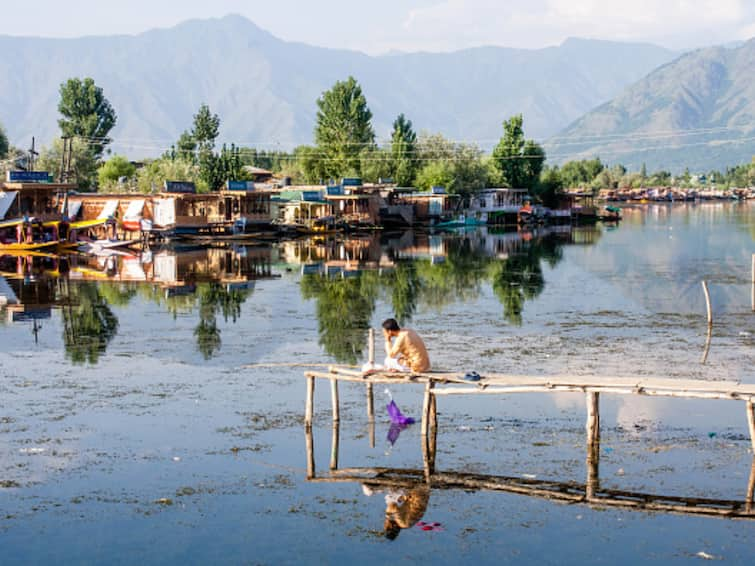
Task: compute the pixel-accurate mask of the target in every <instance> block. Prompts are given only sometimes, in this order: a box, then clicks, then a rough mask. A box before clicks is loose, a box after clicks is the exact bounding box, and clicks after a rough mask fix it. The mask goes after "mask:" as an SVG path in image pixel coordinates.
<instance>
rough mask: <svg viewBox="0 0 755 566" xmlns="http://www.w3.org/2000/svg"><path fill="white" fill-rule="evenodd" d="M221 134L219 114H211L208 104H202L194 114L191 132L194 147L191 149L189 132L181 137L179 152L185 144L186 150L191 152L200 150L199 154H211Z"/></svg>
mask: <svg viewBox="0 0 755 566" xmlns="http://www.w3.org/2000/svg"><path fill="white" fill-rule="evenodd" d="M219 132H220V118H219V117H218V115H217V114H213V113H212V112H210V107H209V106H207V104H202V105H201V106H200V107H199V110H198V111H197V113H196V114H194V127H193V128H192V130H191V140H192V141H193V142H194V144H195V145H194V147H191V142H190V141H189V138H188V136H186V134H187V132H184V133H183V134H182V135H181V139H179V140H178V142H179V151H180V150H181V147H180V144H181V143H182V140H183V143H184V147H185V148H187V149H188V148H190V147H191V151H193V150H194V148H198V149H199V153H200V154H201V153H202V152H210V151H212V150H213V149H214V148H215V140H216V139H217V137H218V134H219Z"/></svg>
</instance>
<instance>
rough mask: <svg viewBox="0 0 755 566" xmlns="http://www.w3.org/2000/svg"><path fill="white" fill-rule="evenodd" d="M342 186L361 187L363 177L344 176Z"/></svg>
mask: <svg viewBox="0 0 755 566" xmlns="http://www.w3.org/2000/svg"><path fill="white" fill-rule="evenodd" d="M341 186H343V187H361V186H362V179H360V178H359V177H344V178H343V179H341Z"/></svg>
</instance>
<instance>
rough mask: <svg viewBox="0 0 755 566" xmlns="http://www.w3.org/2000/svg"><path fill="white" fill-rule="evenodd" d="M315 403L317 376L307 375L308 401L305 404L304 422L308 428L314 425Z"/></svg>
mask: <svg viewBox="0 0 755 566" xmlns="http://www.w3.org/2000/svg"><path fill="white" fill-rule="evenodd" d="M314 403H315V378H314V377H312V376H308V377H307V402H306V405H305V406H304V424H305V426H307V428H311V427H312V414H313V412H314Z"/></svg>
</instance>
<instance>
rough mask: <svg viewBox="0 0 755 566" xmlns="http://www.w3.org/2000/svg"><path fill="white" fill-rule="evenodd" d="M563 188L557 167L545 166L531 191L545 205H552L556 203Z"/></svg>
mask: <svg viewBox="0 0 755 566" xmlns="http://www.w3.org/2000/svg"><path fill="white" fill-rule="evenodd" d="M563 188H564V183H563V181H562V180H561V174H560V171H559V169H558V167H546V168H545V169H544V170H543V172H542V173H541V174H540V182H539V183H538V184H537V185H536V186H535V188H534V189H533V191H532V193H533V196H534V197H535V198H537V199H538V200H539V201H540V202H542V203H543V204H544V205H545V206H550V207H553V206H555V205H556V204H557V200H558V195H559V194H560V193H562V192H563Z"/></svg>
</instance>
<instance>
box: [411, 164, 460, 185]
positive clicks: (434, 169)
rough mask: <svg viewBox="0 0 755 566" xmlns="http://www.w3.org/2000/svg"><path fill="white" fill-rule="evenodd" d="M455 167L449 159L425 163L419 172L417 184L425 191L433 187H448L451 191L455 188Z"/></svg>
mask: <svg viewBox="0 0 755 566" xmlns="http://www.w3.org/2000/svg"><path fill="white" fill-rule="evenodd" d="M454 181H455V178H454V168H453V165H452V164H451V163H450V162H449V161H447V160H443V161H430V162H429V163H427V164H425V165H424V166H423V167H422V168H421V169H420V170H419V172H418V173H417V179H416V181H415V184H416V185H417V187H419V188H420V189H422V190H424V191H429V190H430V188H431V187H446V189H448V190H449V191H451V190H453V188H454V186H455V185H454Z"/></svg>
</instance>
